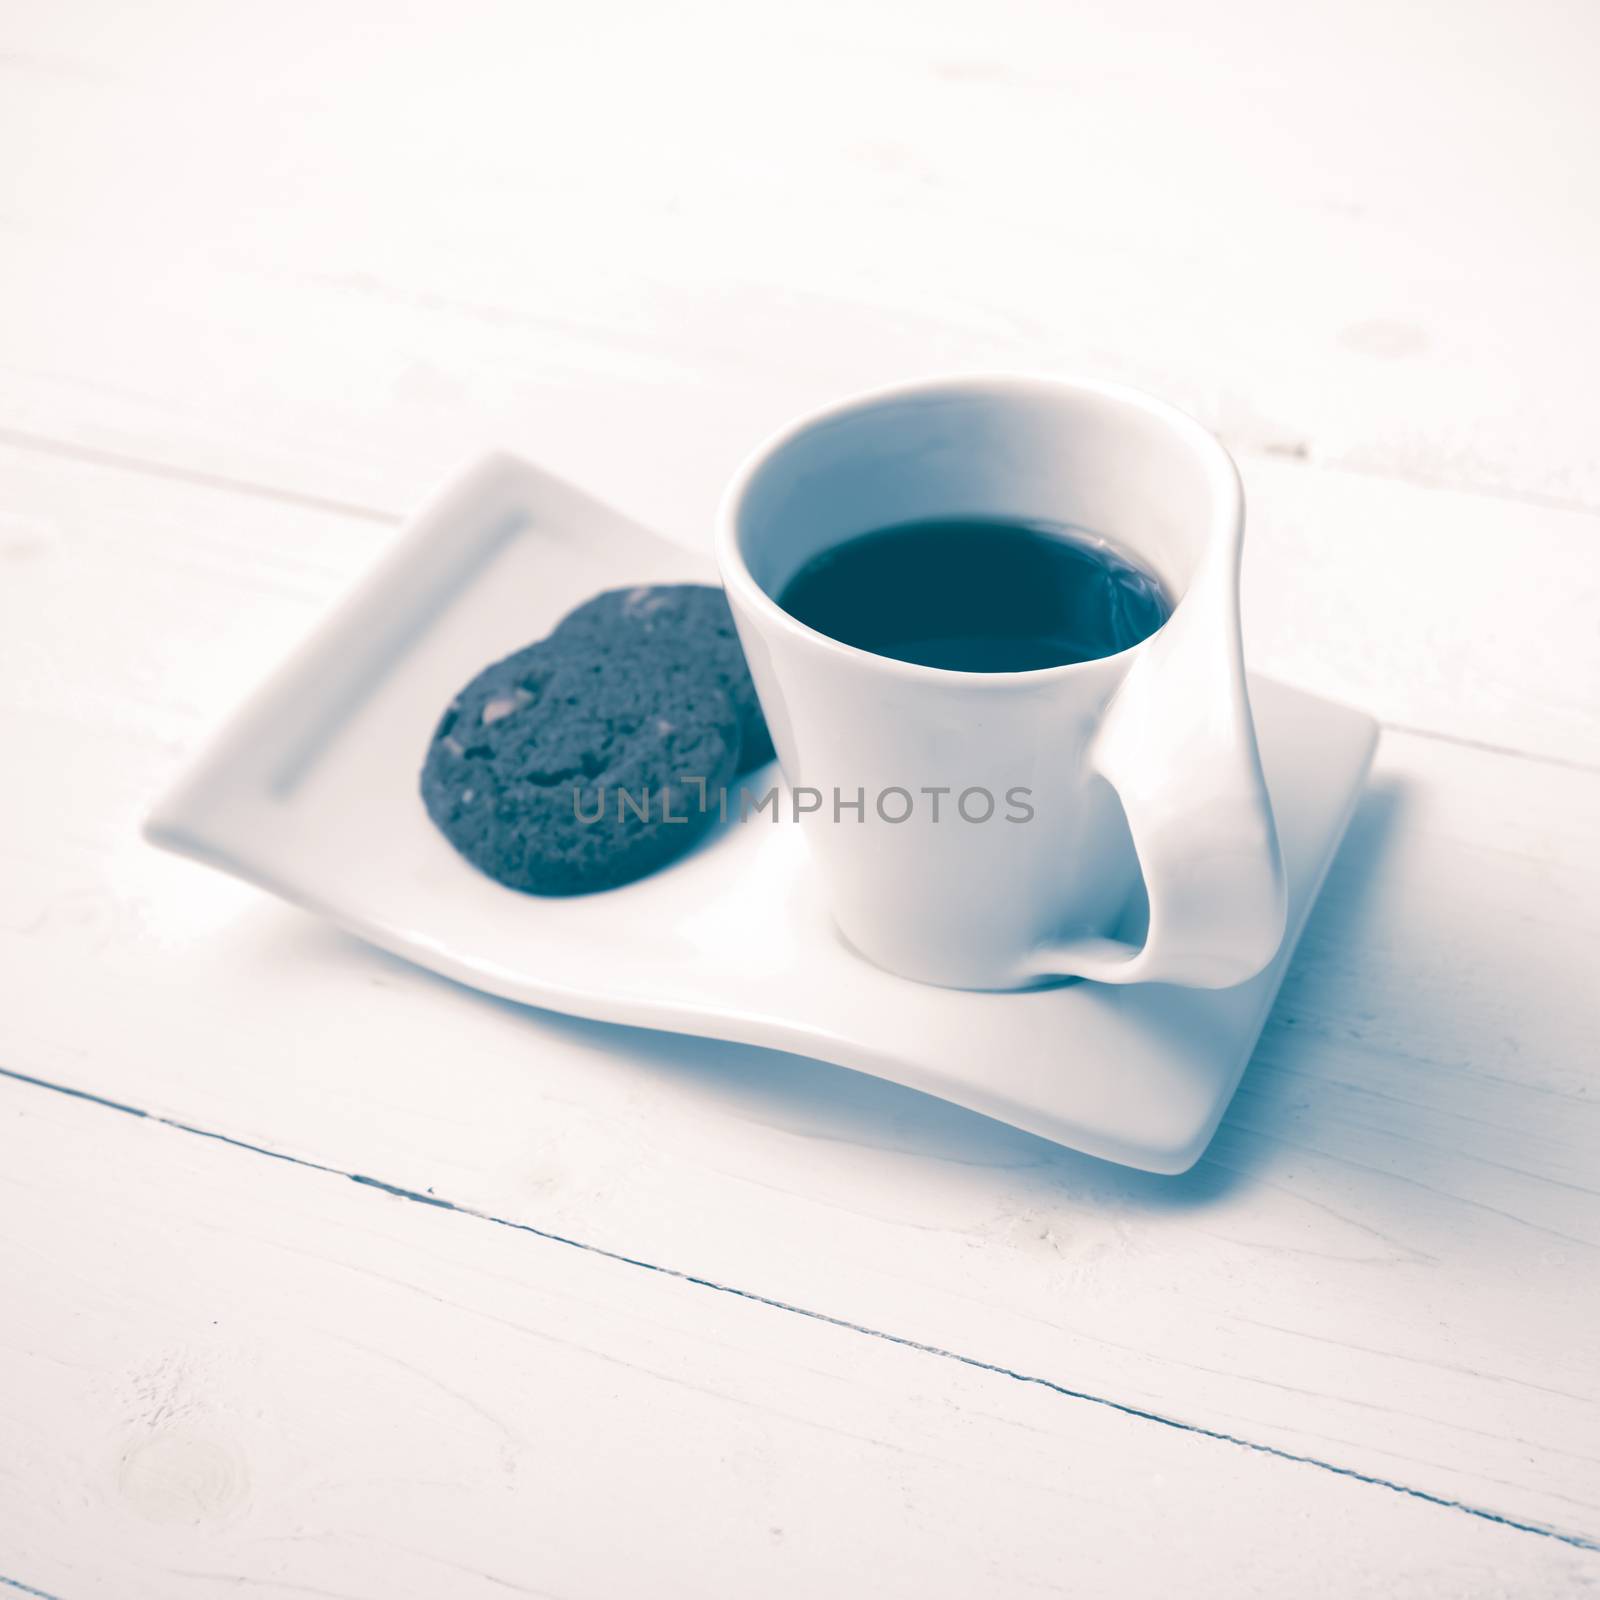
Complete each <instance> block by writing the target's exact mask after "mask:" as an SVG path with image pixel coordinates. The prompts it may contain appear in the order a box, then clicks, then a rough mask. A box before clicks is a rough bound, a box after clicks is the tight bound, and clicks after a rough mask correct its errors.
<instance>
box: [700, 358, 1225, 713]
mask: <svg viewBox="0 0 1600 1600" xmlns="http://www.w3.org/2000/svg"><path fill="white" fill-rule="evenodd" d="M1001 389H1005V390H1010V391H1012V392H1013V393H1016V392H1032V393H1035V394H1060V393H1062V392H1064V391H1065V392H1071V393H1074V394H1079V395H1083V394H1087V395H1091V396H1094V397H1095V398H1097V399H1101V400H1109V401H1112V402H1115V403H1118V404H1122V405H1129V406H1133V407H1135V408H1136V409H1138V410H1142V411H1144V412H1146V413H1147V414H1148V415H1150V416H1152V417H1154V418H1155V419H1156V420H1158V421H1159V422H1161V423H1163V424H1164V425H1165V426H1167V427H1168V428H1170V429H1171V430H1172V431H1173V433H1174V434H1175V435H1177V436H1178V437H1179V438H1180V439H1182V440H1183V441H1185V442H1186V443H1187V444H1188V445H1189V446H1190V448H1191V449H1192V450H1193V451H1194V453H1195V456H1196V458H1197V460H1199V461H1200V462H1201V464H1202V465H1203V466H1204V467H1205V468H1206V471H1207V475H1208V476H1209V478H1210V479H1211V488H1212V491H1213V511H1212V516H1211V536H1210V539H1209V541H1208V544H1207V553H1206V557H1205V558H1203V562H1206V561H1210V560H1214V559H1216V558H1217V556H1218V555H1219V554H1220V555H1222V556H1223V557H1224V558H1225V559H1227V560H1228V561H1229V563H1230V564H1231V565H1232V566H1233V567H1234V568H1235V569H1236V568H1237V564H1238V560H1239V550H1240V544H1241V539H1242V535H1243V532H1244V514H1243V513H1244V488H1243V485H1242V483H1241V482H1240V479H1239V469H1238V466H1237V465H1236V463H1235V462H1234V459H1233V457H1232V456H1231V455H1230V454H1229V452H1228V450H1227V447H1226V446H1225V445H1224V444H1223V443H1222V441H1221V440H1220V439H1218V438H1217V436H1216V435H1215V434H1214V433H1212V432H1211V430H1210V429H1209V428H1207V427H1206V426H1205V425H1204V424H1203V423H1201V422H1199V421H1198V420H1197V419H1196V418H1195V417H1193V416H1191V415H1190V414H1189V413H1188V412H1187V411H1184V410H1182V409H1181V408H1180V407H1178V406H1175V405H1173V404H1172V403H1171V402H1170V401H1166V400H1161V399H1158V398H1157V397H1156V396H1155V395H1153V394H1151V393H1149V392H1148V391H1147V390H1144V389H1140V388H1137V387H1135V386H1134V385H1132V384H1125V383H1115V382H1111V381H1109V380H1105V379H1099V378H1086V377H1076V376H1066V375H1057V374H1049V373H994V372H977V373H952V374H949V375H947V376H944V377H934V378H916V379H912V380H910V381H906V382H900V383H890V384H883V385H880V386H877V387H875V388H871V389H864V390H860V391H858V392H856V393H854V394H851V395H846V396H845V397H844V398H843V399H841V400H836V401H832V402H830V403H829V404H827V405H825V406H821V407H818V408H816V409H815V410H812V411H809V412H806V413H804V414H803V415H801V416H800V417H798V418H795V419H793V420H791V421H789V422H786V423H784V424H783V425H782V426H781V427H779V428H777V429H775V430H774V431H773V432H771V433H770V434H768V435H767V436H766V438H764V439H763V440H762V441H761V442H760V443H759V444H757V445H756V446H755V448H754V449H753V450H751V451H750V452H749V453H748V454H747V455H746V456H745V458H744V460H743V461H742V462H741V463H740V464H739V467H738V469H737V470H736V471H735V473H734V475H733V477H732V478H731V479H730V480H729V482H728V486H727V488H726V489H725V490H724V491H723V494H722V499H721V503H720V504H719V506H718V508H717V520H716V533H715V551H716V560H717V566H718V569H719V570H720V572H721V576H722V582H723V587H724V588H725V589H727V590H728V591H729V592H730V594H734V593H736V594H737V595H738V597H739V598H740V599H741V600H742V601H743V602H744V603H745V604H746V605H748V606H750V607H751V608H752V609H753V610H754V611H755V612H757V613H758V614H759V615H760V616H761V617H762V618H764V619H765V620H766V621H767V622H768V623H769V624H770V625H773V626H776V627H779V628H781V629H782V630H783V631H784V632H786V633H789V634H791V635H794V636H796V637H798V638H801V639H804V640H806V641H809V642H810V643H811V644H812V645H813V646H814V647H819V648H821V649H823V650H824V651H825V652H827V653H829V654H833V655H837V656H840V657H842V658H844V659H848V660H857V661H860V662H863V663H871V664H873V666H874V667H875V668H877V669H878V670H880V671H886V672H888V673H889V674H890V675H891V676H894V677H897V678H902V679H907V680H910V681H916V682H930V681H931V682H939V683H951V684H961V685H964V686H975V685H979V684H984V685H989V686H991V687H996V688H999V687H1012V686H1016V687H1024V686H1026V687H1034V686H1038V685H1041V684H1048V683H1052V682H1056V681H1059V680H1061V679H1064V678H1066V677H1067V676H1069V675H1071V674H1082V673H1085V672H1087V671H1089V670H1091V669H1097V668H1098V669H1103V668H1104V667H1105V666H1106V665H1107V664H1108V663H1113V662H1123V661H1126V660H1127V659H1128V658H1129V657H1131V656H1133V655H1134V654H1136V653H1137V652H1138V651H1140V650H1142V649H1143V648H1144V647H1145V645H1147V644H1148V643H1149V642H1150V640H1151V639H1154V638H1155V637H1157V635H1159V634H1160V633H1162V632H1163V631H1164V630H1165V629H1167V628H1169V627H1170V626H1171V625H1172V622H1173V619H1174V618H1175V617H1176V616H1177V615H1178V613H1179V612H1180V611H1182V610H1183V608H1184V606H1185V605H1186V604H1187V603H1188V599H1189V596H1190V595H1191V594H1192V593H1193V592H1194V590H1195V587H1196V583H1195V580H1194V579H1193V578H1191V580H1190V581H1189V583H1188V584H1187V585H1186V586H1185V588H1184V592H1183V593H1182V594H1181V595H1179V596H1178V599H1177V601H1176V603H1175V604H1174V605H1173V608H1172V611H1171V612H1170V613H1169V615H1168V616H1167V618H1166V620H1165V621H1164V622H1163V623H1162V624H1161V627H1159V628H1157V629H1156V630H1155V632H1154V633H1151V634H1149V635H1147V636H1146V637H1145V638H1143V639H1141V640H1140V641H1139V642H1138V643H1137V644H1132V645H1129V646H1128V647H1127V649H1125V650H1119V651H1117V652H1115V653H1114V654H1112V655H1107V656H1093V657H1091V658H1090V659H1089V660H1087V661H1066V662H1062V663H1060V664H1059V665H1056V666H1052V667H1030V668H1027V669H1025V670H1023V671H1019V672H973V671H968V670H966V669H963V668H958V667H930V666H925V665H923V664H922V663H921V662H915V661H902V660H900V659H898V658H897V657H895V656H884V655H879V654H878V653H877V652H876V651H873V650H863V649H862V648H860V646H858V645H853V644H846V643H845V642H844V640H842V639H835V638H834V637H833V636H832V635H831V634H826V633H822V632H819V631H818V630H817V629H816V628H813V627H811V626H810V625H809V624H807V623H804V622H802V621H801V620H800V619H799V618H798V617H796V616H794V615H793V614H792V613H791V612H788V611H786V610H784V608H783V607H782V606H781V605H779V604H778V602H777V600H775V599H774V598H773V597H772V596H771V595H770V594H768V593H767V591H766V590H765V589H764V588H763V587H762V586H761V585H760V584H759V583H757V582H756V579H755V575H754V574H753V573H752V572H751V571H750V568H749V566H748V564H747V563H746V561H745V559H744V552H743V551H742V550H741V549H740V548H739V512H740V510H741V508H742V506H743V504H744V501H745V498H746V496H747V495H748V493H749V490H750V486H751V484H752V483H753V482H754V480H755V478H756V477H757V475H758V474H759V473H760V472H761V470H762V469H763V468H764V467H765V466H766V464H767V463H768V462H769V461H770V460H771V459H772V458H773V457H774V456H776V455H777V454H778V453H779V452H780V451H781V450H784V449H786V448H787V447H788V446H790V445H791V444H793V443H795V442H796V441H797V440H798V439H800V438H801V437H803V436H804V435H806V434H809V433H813V432H816V431H817V430H819V429H822V428H827V427H832V426H834V425H835V424H837V423H840V422H844V421H848V420H849V419H850V418H851V417H854V416H858V415H860V414H861V413H862V412H865V411H870V410H873V409H874V408H876V407H878V406H881V405H885V404H892V403H894V402H896V401H902V400H918V399H930V400H931V399H936V398H939V397H941V396H945V395H949V396H955V395H958V394H962V393H966V394H978V393H982V392H983V391H985V390H989V391H996V390H1001ZM862 531H863V532H865V531H868V530H865V529H864V530H862Z"/></svg>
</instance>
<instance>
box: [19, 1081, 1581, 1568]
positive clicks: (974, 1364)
mask: <svg viewBox="0 0 1600 1600" xmlns="http://www.w3.org/2000/svg"><path fill="white" fill-rule="evenodd" d="M0 1077H4V1078H8V1079H10V1080H11V1081H13V1082H16V1083H22V1084H27V1085H29V1086H30V1087H32V1088H35V1089H41V1090H45V1091H47V1092H49V1093H52V1094H59V1095H63V1096H65V1097H67V1098H70V1099H74V1100H80V1101H86V1102H88V1103H89V1104H92V1105H96V1106H99V1107H101V1108H103V1109H105V1110H107V1111H113V1112H116V1113H118V1114H119V1115H122V1116H128V1117H135V1118H138V1119H140V1120H142V1121H146V1122H152V1123H156V1124H159V1125H160V1126H162V1127H165V1128H169V1129H171V1130H172V1131H174V1132H176V1133H183V1134H188V1135H190V1136H192V1137H195V1138H200V1139H206V1140H209V1141H211V1142H213V1143H215V1144H220V1145H226V1146H230V1147H232V1148H233V1149H236V1150H239V1151H241V1152H244V1153H247V1154H250V1155H257V1156H265V1157H267V1158H268V1159H270V1160H273V1161H278V1162H282V1163H283V1164H285V1165H286V1166H291V1167H299V1168H302V1169H304V1170H306V1171H309V1172H318V1173H322V1174H324V1175H326V1176H329V1177H336V1178H344V1179H346V1180H348V1181H349V1182H351V1183H355V1184H358V1185H360V1186H361V1187H362V1188H367V1189H375V1190H377V1191H379V1192H380V1193H382V1194H387V1195H390V1196H392V1197H393V1198H395V1199H398V1200H404V1201H408V1202H412V1203H414V1204H417V1205H424V1206H429V1207H431V1208H434V1209H436V1210H440V1211H448V1212H452V1213H454V1214H455V1215H457V1216H462V1217H469V1218H472V1219H474V1220H476V1221H479V1222H487V1223H491V1224H493V1225H495V1226H497V1227H502V1228H509V1229H511V1230H512V1231H514V1232H517V1233H526V1234H531V1235H532V1236H533V1237H534V1238H536V1239H541V1240H543V1241H545V1242H546V1243H548V1244H557V1245H562V1246H565V1247H566V1248H568V1249H572V1250H582V1251H585V1252H587V1253H589V1254H591V1255H596V1256H600V1257H602V1258H604V1259H605V1260H608V1261H613V1262H616V1263H617V1264H618V1265H621V1266H627V1267H633V1268H637V1269H639V1270H641V1271H645V1272H652V1273H657V1274H660V1275H661V1276H663V1277H667V1278H675V1279H677V1280H678V1281H679V1282H682V1283H686V1284H689V1285H691V1286H692V1287H694V1288H697V1289H707V1290H711V1291H713V1292H714V1293H717V1294H726V1295H731V1296H733V1297H734V1298H736V1299H741V1300H748V1301H752V1302H754V1303H755V1304H757V1305H762V1306H766V1307H767V1308H769V1309H770V1310H774V1311H782V1312H787V1313H789V1314H791V1315H794V1316H799V1317H804V1318H807V1319H808V1320H810V1321H812V1322H819V1323H823V1324H825V1325H826V1326H829V1327H834V1328H838V1329H840V1330H842V1331H844V1332H848V1333H857V1334H861V1335H863V1336H864V1337H866V1338H871V1339H879V1340H882V1341H884V1342H885V1343H887V1344H891V1345H895V1346H898V1347H900V1348H901V1349H906V1350H913V1351H916V1352H917V1353H919V1354H921V1355H928V1356H934V1357H937V1358H939V1359H941V1360H945V1361H954V1362H957V1363H959V1364H960V1365H962V1366H965V1367H970V1368H973V1369H974V1370H976V1371H980V1372H985V1373H989V1374H990V1375H992V1376H995V1377H1002V1378H1009V1379H1011V1380H1012V1381H1014V1382H1017V1383H1022V1384H1027V1385H1029V1386H1031V1387H1034V1388H1039V1389H1045V1390H1048V1391H1050V1392H1051V1393H1053V1394H1056V1395H1059V1396H1060V1397H1062V1398H1063V1399H1066V1400H1077V1401H1081V1402H1083V1403H1086V1404H1089V1405H1095V1406H1101V1407H1103V1408H1105V1409H1106V1410H1109V1411H1115V1412H1117V1413H1119V1414H1121V1415H1123V1416H1126V1417H1129V1418H1131V1419H1133V1420H1135V1421H1140V1422H1149V1423H1154V1424H1157V1425H1159V1426H1161V1427H1164V1428H1171V1429H1174V1430H1175V1431H1177V1432H1180V1433H1189V1434H1194V1435H1196V1436H1198V1437H1200V1438H1204V1439H1210V1440H1212V1441H1214V1442H1216V1443H1218V1444H1229V1445H1234V1446H1237V1447H1238V1448H1240V1449H1243V1450H1249V1451H1253V1452H1255V1453H1256V1454H1259V1455H1265V1456H1271V1457H1273V1458H1275V1459H1277V1460H1280V1461H1286V1462H1290V1463H1294V1464H1297V1465H1300V1466H1306V1467H1312V1468H1315V1469H1317V1470H1319V1471H1323V1472H1329V1473H1332V1474H1334V1475H1335V1476H1337V1477H1341V1478H1348V1479H1352V1480H1354V1481H1355V1482H1357V1483H1363V1484H1366V1485H1368V1486H1369V1487H1372V1488H1376V1489H1386V1490H1388V1491H1390V1492H1391V1493H1394V1494H1399V1495H1405V1496H1407V1497H1408V1498H1410V1499H1414V1500H1421V1501H1424V1502H1425V1503H1427V1504H1429V1505H1433V1506H1438V1507H1439V1508H1441V1509H1442V1510H1446V1511H1456V1512H1460V1513H1461V1514H1463V1515H1465V1516H1469V1517H1475V1518H1477V1519H1479V1520H1481V1521H1484V1522H1491V1523H1494V1524H1496V1525H1498V1526H1500V1527H1504V1528H1508V1529H1510V1530H1512V1531H1514V1532H1518V1533H1527V1534H1532V1535H1534V1536H1536V1537H1539V1538H1545V1539H1553V1540H1555V1541H1557V1542H1558V1543H1560V1544H1564V1545H1568V1546H1571V1547H1572V1548H1574V1549H1578V1550H1589V1551H1600V1540H1593V1539H1589V1538H1586V1537H1584V1536H1583V1535H1581V1534H1577V1533H1572V1532H1568V1531H1567V1530H1564V1529H1561V1528H1555V1527H1550V1526H1546V1525H1541V1524H1539V1523H1533V1522H1526V1521H1521V1520H1519V1519H1517V1518H1514V1517H1509V1516H1504V1515H1502V1514H1501V1513H1499V1512H1496V1511H1493V1510H1490V1509H1489V1508H1488V1507H1486V1506H1477V1505H1472V1504H1469V1503H1467V1502H1465V1501H1461V1500H1454V1499H1451V1498H1449V1497H1447V1496H1444V1495H1437V1494H1432V1493H1430V1492H1429V1491H1427V1490H1425V1489H1419V1488H1416V1487H1414V1486H1412V1485H1409V1484H1404V1483H1400V1482H1398V1481H1396V1480H1394V1479H1391V1478H1384V1477H1380V1476H1378V1475H1376V1474H1373V1473H1366V1472H1360V1471H1358V1470H1356V1469H1355V1468H1352V1467H1346V1466H1341V1465H1340V1464H1339V1463H1337V1462H1334V1461H1328V1460H1324V1459H1322V1458H1320V1457H1317V1456H1310V1455H1304V1454H1301V1453H1299V1452H1296V1451H1291V1450H1284V1449H1280V1448H1278V1447H1277V1446H1275V1445H1269V1444H1262V1443H1259V1442H1257V1441H1255V1440H1252V1439H1247V1438H1245V1437H1243V1436H1242V1435H1239V1434H1233V1433H1227V1432H1224V1431H1222V1430H1221V1429H1216V1428H1207V1427H1204V1426H1201V1425H1198V1424H1195V1423H1190V1422H1185V1421H1183V1420H1182V1419H1181V1418H1179V1417H1173V1416H1168V1415H1166V1414H1164V1413H1162V1412H1158V1411H1152V1410H1149V1409H1146V1408H1144V1407H1140V1406H1134V1405H1128V1404H1125V1403H1123V1402H1122V1401H1118V1400H1114V1399H1112V1398H1110V1397H1109V1396H1106V1395H1099V1394H1093V1393H1090V1392H1088V1391H1086V1390H1081V1389H1074V1388H1071V1387H1070V1386H1068V1385H1066V1384H1062V1383H1058V1382H1056V1381H1055V1380H1054V1379H1051V1378H1044V1377H1040V1376H1038V1375H1037V1374H1035V1373H1026V1372H1018V1371H1015V1370H1014V1369H1012V1368H1010V1367H1006V1366H1002V1365H1000V1364H999V1363H996V1362H991V1361H985V1360H983V1359H982V1358H981V1357H978V1356H971V1355H966V1354H964V1353H962V1352H961V1351H959V1350H950V1349H946V1348H944V1347H943V1346H940V1345H935V1344H929V1343H926V1342H924V1341H922V1340H918V1339H912V1338H908V1337H906V1336H905V1335H903V1334H897V1333H892V1332H889V1331H888V1330H886V1329H882V1328H874V1327H870V1326H868V1325H866V1324H864V1323H858V1322H852V1321H850V1320H849V1319H848V1318H845V1317H837V1316H833V1315H831V1314H830V1313H828V1312H825V1311H818V1310H815V1309H813V1308H810V1307H807V1306H801V1305H795V1304H793V1303H791V1302H788V1301H784V1300H779V1299H776V1298H774V1297H772V1296H769V1295H764V1294H759V1293H755V1292H752V1291H750V1290H746V1289H741V1288H739V1287H737V1286H736V1285H734V1284H729V1283H721V1282H718V1281H716V1280H715V1279H711V1278H705V1277H701V1276H698V1275H697V1274H695V1273H692V1272H688V1271H685V1270H683V1269H681V1268H678V1267H670V1266H665V1265H663V1264H661V1263H659V1262H653V1261H646V1260H643V1259H641V1258H640V1257H637V1256H631V1255H627V1254H625V1253H623V1252H621V1251H617V1250H608V1249H606V1248H605V1247H604V1246H601V1245H594V1244H587V1243H585V1242H584V1241H583V1240H581V1239H575V1238H572V1237H570V1236H569V1235H565V1234H559V1233H555V1232H552V1231H550V1230H548V1229H544V1228H539V1227H535V1226H534V1225H533V1224H531V1223H527V1222H517V1221H514V1220H513V1219H511V1218H509V1217H500V1216H496V1215H494V1214H493V1213H492V1212H488V1211H483V1210H479V1209H478V1208H476V1207H473V1206H467V1205H459V1204H457V1203H456V1202H455V1201H452V1200H449V1199H446V1198H444V1197H442V1196H439V1195H435V1194H425V1193H422V1192H420V1191H418V1190H415V1189H409V1188H406V1187H404V1186H402V1185H399V1184H393V1183H388V1182H386V1181H385V1180H383V1179H381V1178H376V1177H373V1176H370V1175H368V1174H366V1173H359V1172H351V1171H348V1170H346V1169H344V1168H341V1167H336V1166H331V1165H329V1164H328V1163H326V1162H321V1161H313V1160H309V1159H307V1158H305V1157H302V1156H296V1155H293V1154H290V1153H289V1152H287V1151H283V1150H274V1149H272V1148H270V1147H269V1146H266V1145H260V1144H254V1143H251V1142H250V1141H248V1140H245V1139H237V1138H234V1137H232V1136H231V1135H229V1134H225V1133H219V1132H216V1131H215V1130H213V1129H209V1128H201V1127H198V1126H196V1125H195V1124H193V1123H189V1122H184V1121H182V1120H180V1119H179V1118H176V1117H168V1116H163V1115H161V1114H160V1113H159V1112H153V1111H147V1110H144V1109H143V1108H141V1107H139V1106H134V1105H129V1104H127V1103H126V1102H124V1101H119V1100H113V1099H110V1098H109V1097H107V1096H105V1095H98V1094H93V1093H91V1092H90V1091H88V1090H85V1089H77V1088H73V1087H72V1086H71V1085H69V1084H62V1083H55V1082H52V1081H51V1080H49V1079H46V1078H38V1077H34V1076H32V1075H31V1074H28V1073H25V1072H17V1071H14V1070H12V1069H11V1068H8V1067H0ZM0 1582H6V1583H10V1582H11V1580H9V1579H0ZM13 1587H17V1588H20V1589H21V1590H22V1592H24V1593H27V1594H40V1593H41V1591H39V1590H33V1589H28V1588H27V1587H26V1586H24V1585H21V1584H16V1585H13ZM44 1600H55V1597H53V1596H48V1595H46V1596H45V1597H44Z"/></svg>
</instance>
